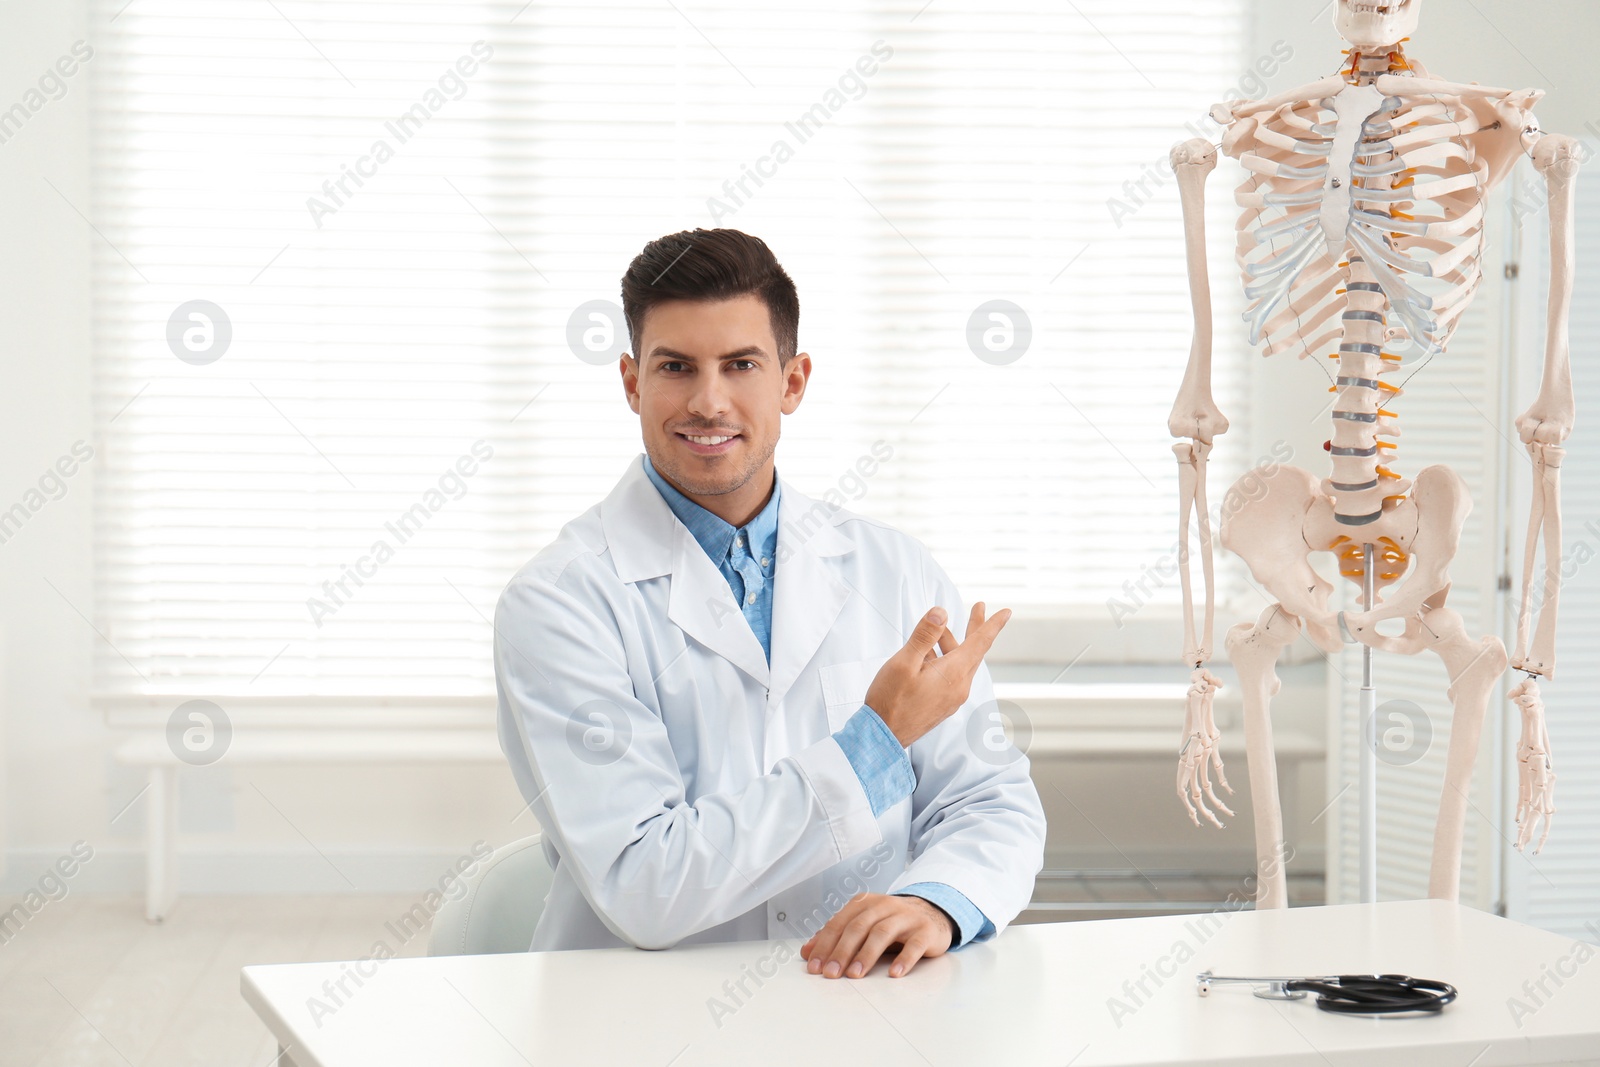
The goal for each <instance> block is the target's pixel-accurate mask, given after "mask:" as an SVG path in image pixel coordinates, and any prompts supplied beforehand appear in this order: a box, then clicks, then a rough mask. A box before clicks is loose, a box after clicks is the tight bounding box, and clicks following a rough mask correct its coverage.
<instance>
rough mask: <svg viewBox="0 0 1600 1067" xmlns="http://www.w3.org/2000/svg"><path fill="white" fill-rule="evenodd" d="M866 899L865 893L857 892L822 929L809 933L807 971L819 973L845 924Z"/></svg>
mask: <svg viewBox="0 0 1600 1067" xmlns="http://www.w3.org/2000/svg"><path fill="white" fill-rule="evenodd" d="M866 900H867V895H866V894H865V893H857V894H856V895H855V896H853V897H851V898H850V899H849V900H848V901H846V902H845V906H844V907H842V908H840V909H839V910H838V911H836V912H834V915H833V918H831V919H829V920H828V921H827V922H826V923H824V924H823V925H822V929H820V930H818V931H817V932H816V933H815V934H812V935H811V940H810V942H808V943H809V944H810V945H811V954H810V955H809V956H807V957H806V970H807V971H809V972H811V973H812V974H820V973H821V971H822V967H823V965H824V964H825V963H827V961H828V954H829V953H830V952H832V951H833V947H834V945H836V944H837V943H838V941H839V935H840V933H841V932H842V931H843V930H844V927H845V924H846V923H848V922H849V921H850V920H851V919H853V918H854V917H855V914H856V912H858V911H860V910H861V908H862V907H863V905H864V904H865V903H866Z"/></svg>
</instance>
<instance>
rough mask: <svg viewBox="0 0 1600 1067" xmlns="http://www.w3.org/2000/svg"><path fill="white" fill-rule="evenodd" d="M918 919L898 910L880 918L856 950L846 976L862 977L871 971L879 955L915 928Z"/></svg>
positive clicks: (846, 970) (845, 971)
mask: <svg viewBox="0 0 1600 1067" xmlns="http://www.w3.org/2000/svg"><path fill="white" fill-rule="evenodd" d="M917 921H918V920H917V918H916V917H915V916H911V915H907V914H906V913H905V912H896V913H895V914H893V915H889V916H886V917H884V918H882V919H879V920H878V922H877V924H876V925H875V926H873V928H872V930H871V931H870V932H869V933H868V934H867V939H866V940H865V941H863V942H862V943H861V947H860V948H859V949H857V950H856V958H855V959H853V960H851V961H850V965H849V966H848V967H846V968H845V970H844V973H845V977H846V978H861V977H863V976H865V975H867V974H869V973H871V971H872V967H873V964H875V963H877V962H878V957H880V956H882V955H883V953H884V951H885V950H886V949H887V948H888V947H889V946H890V945H892V944H894V943H895V942H896V941H899V940H900V939H901V938H902V937H904V936H905V935H906V934H907V933H909V932H911V931H912V930H913V929H915V928H916V925H917Z"/></svg>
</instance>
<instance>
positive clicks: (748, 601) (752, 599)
mask: <svg viewBox="0 0 1600 1067" xmlns="http://www.w3.org/2000/svg"><path fill="white" fill-rule="evenodd" d="M744 602H745V603H746V604H754V603H755V602H756V595H755V594H754V593H751V594H750V595H749V596H747V597H745V598H744Z"/></svg>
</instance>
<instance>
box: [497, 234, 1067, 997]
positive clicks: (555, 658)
mask: <svg viewBox="0 0 1600 1067" xmlns="http://www.w3.org/2000/svg"><path fill="white" fill-rule="evenodd" d="M622 295H623V311H624V314H625V316H626V317H627V320H628V330H629V338H630V342H631V345H632V348H633V353H632V354H626V353H625V354H624V355H623V356H622V358H621V360H620V369H621V374H622V384H623V389H624V392H625V393H626V396H627V400H628V404H629V406H630V407H632V409H633V410H634V411H635V412H636V413H637V414H638V415H639V422H640V428H641V430H642V432H643V437H644V445H645V455H641V456H639V457H637V458H636V459H634V460H633V461H631V462H630V463H629V464H628V467H627V470H626V471H625V473H624V474H623V476H622V480H621V481H619V482H618V483H617V485H616V487H615V488H614V489H612V491H611V493H610V495H609V496H607V497H606V498H605V500H603V501H602V502H601V503H599V504H598V505H596V506H595V507H593V508H591V509H589V510H588V511H587V512H585V513H584V514H582V515H580V516H578V517H577V518H576V519H574V520H572V521H571V522H570V523H568V524H567V525H566V526H564V527H563V528H562V530H561V533H560V535H559V536H558V537H557V539H556V541H555V542H554V543H553V544H551V545H550V546H549V547H547V548H545V549H544V550H543V551H541V552H540V553H539V554H538V555H537V556H535V557H534V558H533V559H532V560H531V561H530V562H529V563H528V564H527V565H526V566H525V567H523V568H522V570H521V571H519V572H518V573H517V575H516V576H515V577H513V578H512V579H511V582H510V583H509V584H508V585H507V587H506V589H505V591H504V592H503V593H502V594H501V597H500V601H499V604H498V606H497V608H496V611H495V625H494V629H495V645H494V658H495V677H496V682H497V689H498V693H499V722H500V740H501V746H502V747H503V748H504V750H505V753H506V756H507V758H508V759H509V761H510V763H511V769H512V772H513V773H514V775H515V776H516V780H517V784H518V786H519V788H520V789H521V790H522V793H523V795H524V796H525V797H526V798H527V799H528V802H529V805H530V807H531V810H532V811H533V813H534V814H535V816H536V817H537V818H538V820H539V822H540V824H541V826H542V827H543V832H544V837H543V848H544V853H545V856H546V858H547V859H548V860H549V862H550V863H551V865H552V866H553V867H554V871H555V877H554V882H553V885H552V888H551V890H550V895H549V898H548V900H547V902H546V905H545V908H544V911H543V914H542V915H541V917H540V920H539V924H538V927H537V930H536V932H535V934H534V939H533V945H532V946H531V947H532V948H533V949H536V950H537V949H569V948H597V947H602V946H609V945H634V946H637V947H639V948H667V947H670V946H673V945H680V944H692V943H698V942H709V941H736V940H769V939H780V940H781V939H787V938H805V939H806V940H805V942H804V944H803V945H802V946H801V949H800V954H801V956H802V957H804V958H805V960H806V966H807V969H808V970H809V971H810V972H811V973H813V974H822V975H825V976H827V977H829V978H837V977H840V976H841V975H843V976H848V977H852V978H859V977H862V976H864V975H866V974H868V973H870V972H871V971H872V969H873V966H874V964H875V963H876V962H877V961H878V959H879V958H880V957H882V956H884V955H885V953H887V952H888V951H889V950H890V949H892V948H894V947H895V946H900V947H899V951H898V952H897V953H895V954H894V958H893V962H892V964H891V965H890V967H889V973H890V975H891V976H896V977H898V976H900V975H903V974H906V973H907V972H909V971H910V970H911V968H912V967H913V966H915V964H916V962H917V960H918V959H920V958H923V957H935V956H939V955H942V954H944V953H945V952H946V951H948V950H949V949H951V948H958V947H960V946H962V945H964V944H967V943H969V942H971V941H974V940H987V939H989V938H992V937H994V936H995V935H996V934H998V933H999V932H1000V931H1001V930H1003V929H1004V928H1005V926H1006V925H1007V924H1008V923H1009V922H1011V920H1012V919H1014V918H1015V917H1016V916H1017V914H1018V913H1019V912H1020V911H1021V910H1022V909H1023V908H1024V907H1025V906H1026V905H1027V903H1028V899H1029V897H1030V895H1031V893H1032V890H1033V880H1034V875H1035V874H1037V873H1038V871H1039V868H1040V867H1041V865H1042V863H1043V853H1044V837H1045V822H1044V813H1043V809H1042V807H1041V805H1040V803H1039V795H1038V792H1037V790H1036V789H1035V788H1034V786H1033V782H1032V780H1031V779H1030V778H1029V775H1028V761H1027V758H1026V757H1025V756H1023V755H1022V753H1020V752H1018V751H1017V750H1016V748H1015V747H1013V746H1012V745H1010V744H1009V743H1007V742H1006V741H1005V739H1004V735H1003V733H1002V732H1001V730H1000V725H999V716H998V714H997V708H996V705H995V702H994V691H993V685H992V682H991V680H990V676H989V672H988V668H987V667H986V666H985V665H984V663H983V656H984V654H985V653H986V652H987V651H988V650H989V647H990V645H991V644H992V643H993V641H994V638H995V636H996V635H997V634H998V633H999V631H1000V629H1001V627H1003V626H1004V625H1005V622H1006V620H1007V619H1008V618H1009V617H1010V611H1009V609H1005V610H1002V611H999V612H997V613H995V614H994V615H993V616H991V617H987V618H986V617H985V614H984V606H983V604H982V603H978V604H976V605H974V606H973V608H972V611H971V613H970V616H969V618H968V621H967V623H966V625H965V626H962V625H961V624H960V622H959V621H958V618H959V615H960V608H961V598H960V595H959V593H958V592H957V590H956V588H955V586H954V585H953V584H952V583H951V581H950V579H949V577H947V576H946V574H945V572H944V571H943V570H942V569H941V568H940V566H939V565H938V564H937V563H936V562H934V560H933V557H932V556H931V555H930V554H929V552H928V550H927V548H926V547H925V546H924V545H923V544H922V543H921V542H920V541H918V540H917V539H916V538H913V537H910V536H908V535H906V534H903V533H901V532H899V531H898V530H895V529H893V528H891V527H889V526H887V525H885V524H884V523H881V522H877V521H875V520H873V519H869V518H866V517H864V516H861V515H856V514H853V513H851V512H850V511H847V510H845V509H844V508H842V507H837V506H834V505H831V504H829V503H825V502H823V501H817V500H813V499H811V498H809V497H807V496H805V495H804V494H802V493H801V492H800V491H799V490H798V489H796V488H795V487H794V486H792V485H790V484H788V483H786V482H784V481H783V480H782V479H780V478H778V477H777V472H776V470H775V467H774V463H773V453H774V451H775V449H776V447H777V443H778V437H779V431H780V422H781V417H782V416H783V415H788V414H792V413H793V412H794V411H795V409H796V408H798V407H799V405H800V400H801V397H802V396H803V395H804V393H805V388H806V382H807V380H808V379H809V377H810V374H811V358H810V356H808V355H807V354H806V353H804V352H797V351H796V348H797V336H798V329H799V317H800V308H799V300H798V297H797V295H796V293H795V287H794V283H793V282H792V281H791V280H790V279H789V276H788V275H787V274H786V273H785V272H784V270H783V268H782V267H781V266H779V264H778V262H777V260H776V259H775V258H774V257H773V255H772V253H771V251H770V250H769V249H768V248H767V246H766V244H765V243H763V242H762V241H760V240H758V239H757V238H754V237H750V236H748V235H746V234H743V233H740V232H739V231H737V230H727V229H718V230H704V229H697V230H694V231H685V232H683V233H678V234H672V235H669V236H666V237H662V238H660V239H659V240H656V241H652V242H651V243H650V244H648V245H647V246H646V247H645V249H644V251H643V252H641V253H640V255H639V256H638V257H637V258H635V259H634V261H633V263H632V264H631V265H630V266H629V268H628V271H627V273H626V274H625V275H624V277H623V280H622ZM873 451H874V455H870V456H863V457H862V460H861V461H860V464H859V466H860V470H861V473H862V474H864V475H867V476H870V475H871V474H872V473H873V472H874V470H873V469H875V467H876V464H877V463H878V461H880V460H881V459H884V458H887V455H888V454H892V449H891V448H889V446H887V445H886V443H884V442H878V444H877V445H875V446H874V447H873ZM947 619H948V620H949V624H950V625H949V627H947V626H946V620H947ZM950 627H954V632H952V630H951V629H950ZM780 947H783V948H784V951H785V953H786V954H785V955H784V957H783V958H784V959H787V958H788V956H787V952H788V950H787V948H786V946H780ZM779 962H782V961H781V960H780V961H779Z"/></svg>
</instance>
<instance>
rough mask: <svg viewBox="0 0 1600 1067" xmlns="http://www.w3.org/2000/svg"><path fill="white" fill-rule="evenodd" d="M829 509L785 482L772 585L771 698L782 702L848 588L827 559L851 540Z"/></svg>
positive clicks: (849, 548) (846, 548) (847, 549)
mask: <svg viewBox="0 0 1600 1067" xmlns="http://www.w3.org/2000/svg"><path fill="white" fill-rule="evenodd" d="M832 515H833V509H832V508H830V507H829V506H828V505H827V504H824V503H823V502H821V501H819V500H813V499H811V498H810V497H808V496H806V495H805V494H803V493H801V492H800V491H799V490H797V489H795V488H794V487H793V486H792V485H790V484H789V483H788V482H783V495H782V496H781V497H780V498H779V500H778V547H777V550H776V551H777V562H776V564H775V566H774V568H773V589H772V682H771V685H770V687H769V688H770V690H771V693H770V699H771V700H772V701H774V702H776V701H778V700H781V699H782V698H783V695H784V694H785V693H787V692H788V691H789V687H790V686H792V685H793V684H794V682H795V679H797V678H798V677H799V676H800V672H801V671H802V670H804V669H805V668H806V666H807V664H809V663H810V662H811V659H812V657H813V656H815V655H816V653H817V649H818V648H820V647H821V645H822V641H823V638H825V637H827V636H828V633H829V632H830V631H831V630H832V629H833V624H834V622H835V621H836V620H837V619H838V618H839V613H840V612H841V611H843V610H844V604H845V601H846V600H848V599H849V598H850V596H851V595H852V590H851V589H850V587H849V585H847V584H846V582H845V581H844V579H843V578H841V577H840V576H839V574H838V572H837V569H836V566H835V564H833V563H832V562H830V560H829V557H832V556H839V555H843V554H844V553H846V552H850V551H852V550H853V549H854V548H855V544H854V543H853V542H852V541H851V540H850V539H849V538H848V537H846V536H845V535H844V534H842V533H840V532H839V529H838V527H836V526H834V524H833V518H832Z"/></svg>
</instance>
